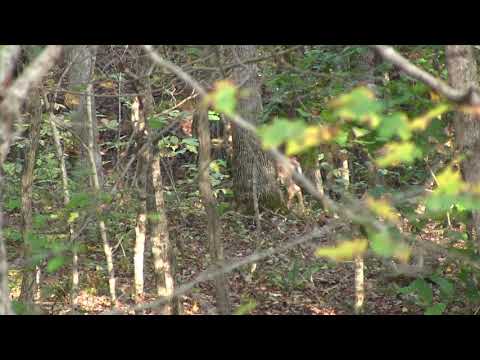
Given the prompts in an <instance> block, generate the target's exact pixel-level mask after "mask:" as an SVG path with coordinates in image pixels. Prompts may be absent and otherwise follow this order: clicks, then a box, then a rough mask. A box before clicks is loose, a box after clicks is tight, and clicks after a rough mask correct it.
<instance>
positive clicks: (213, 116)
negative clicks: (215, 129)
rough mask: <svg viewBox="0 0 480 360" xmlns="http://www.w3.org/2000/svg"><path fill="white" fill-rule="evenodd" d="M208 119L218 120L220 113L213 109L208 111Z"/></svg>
mask: <svg viewBox="0 0 480 360" xmlns="http://www.w3.org/2000/svg"><path fill="white" fill-rule="evenodd" d="M208 120H210V121H220V114H219V113H217V112H215V111H209V112H208Z"/></svg>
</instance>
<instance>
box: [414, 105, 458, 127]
mask: <svg viewBox="0 0 480 360" xmlns="http://www.w3.org/2000/svg"><path fill="white" fill-rule="evenodd" d="M449 109H450V107H449V106H448V105H447V104H441V105H439V106H437V107H435V108H434V109H432V110H430V111H429V112H427V113H426V114H425V115H422V116H419V117H417V118H415V119H413V121H412V122H411V123H410V125H409V127H410V130H412V131H417V130H421V131H423V130H425V129H426V128H427V127H428V125H429V124H430V122H431V121H432V120H433V119H435V118H439V117H440V116H441V115H443V114H444V113H445V112H447V111H448V110H449Z"/></svg>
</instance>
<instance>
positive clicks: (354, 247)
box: [315, 239, 368, 261]
mask: <svg viewBox="0 0 480 360" xmlns="http://www.w3.org/2000/svg"><path fill="white" fill-rule="evenodd" d="M367 247H368V241H367V240H366V239H355V240H352V241H344V242H342V243H341V244H340V245H338V246H336V247H323V248H318V249H317V250H316V251H315V255H316V256H318V257H326V258H329V259H332V260H334V261H347V260H351V259H353V258H354V257H355V256H358V255H361V254H363V253H364V252H365V251H366V250H367Z"/></svg>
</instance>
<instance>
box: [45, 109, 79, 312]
mask: <svg viewBox="0 0 480 360" xmlns="http://www.w3.org/2000/svg"><path fill="white" fill-rule="evenodd" d="M49 116H50V126H51V128H52V133H53V141H54V143H55V151H56V152H57V158H58V161H59V162H60V171H61V174H62V189H63V204H64V205H65V206H67V205H68V203H69V202H70V191H69V188H68V173H67V166H66V164H65V156H64V153H63V148H62V143H61V141H60V133H59V132H58V128H57V125H56V124H55V121H54V118H55V115H54V114H53V112H52V110H51V109H50V114H49ZM68 230H69V237H70V240H72V239H75V238H76V234H75V228H74V225H73V224H72V223H70V222H69V224H68ZM79 283H80V272H79V269H78V249H77V241H76V240H73V243H72V289H71V293H70V297H71V299H70V301H71V303H72V305H73V306H76V305H77V295H78V286H79Z"/></svg>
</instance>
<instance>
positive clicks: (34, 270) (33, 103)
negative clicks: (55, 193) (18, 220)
mask: <svg viewBox="0 0 480 360" xmlns="http://www.w3.org/2000/svg"><path fill="white" fill-rule="evenodd" d="M28 112H29V113H30V119H31V120H30V124H31V126H30V136H29V144H28V146H27V147H26V148H25V163H24V167H23V174H22V211H21V213H22V237H23V246H24V248H23V257H24V261H25V264H31V261H32V255H33V252H32V236H33V233H32V185H33V180H34V170H35V159H36V155H37V148H38V143H39V140H40V126H41V122H42V109H41V102H40V94H39V92H38V91H34V92H32V93H31V94H30V101H29V104H28ZM39 272H40V268H39V267H38V266H37V265H26V266H25V268H24V269H23V277H22V285H21V291H20V301H22V302H23V303H24V304H25V305H26V306H27V308H29V309H31V307H32V305H33V302H34V298H35V294H36V290H37V286H38V285H39V284H36V279H37V277H38V276H39Z"/></svg>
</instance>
